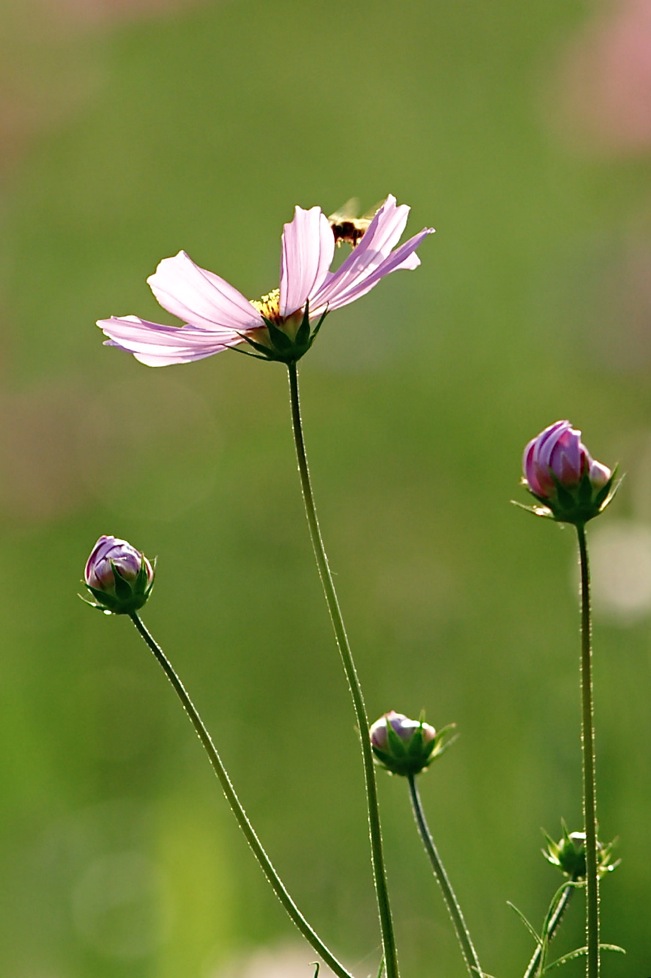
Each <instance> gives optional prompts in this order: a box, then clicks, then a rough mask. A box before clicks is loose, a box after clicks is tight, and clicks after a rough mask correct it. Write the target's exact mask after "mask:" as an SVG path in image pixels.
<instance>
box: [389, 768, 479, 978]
mask: <svg viewBox="0 0 651 978" xmlns="http://www.w3.org/2000/svg"><path fill="white" fill-rule="evenodd" d="M407 781H408V783H409V795H410V797H411V805H412V808H413V810H414V818H415V819H416V825H417V826H418V832H419V834H420V837H421V840H422V843H423V846H424V847H425V852H426V853H427V855H428V857H429V861H430V863H431V864H432V869H433V870H434V876H435V877H436V881H437V883H438V884H439V886H440V887H441V892H442V894H443V899H444V901H445V905H446V907H447V909H448V913H449V914H450V917H451V918H452V923H453V925H454V929H455V932H456V935H457V940H458V942H459V947H460V948H461V953H462V955H463V960H464V961H465V963H466V968H467V969H468V973H469V975H470V978H481V976H483V974H484V972H483V971H482V968H481V965H480V963H479V958H478V957H477V952H476V951H475V947H474V945H473V943H472V939H471V937H470V933H469V931H468V927H467V925H466V922H465V920H464V917H463V914H462V913H461V907H460V906H459V901H458V900H457V897H456V894H455V892H454V890H453V889H452V884H451V883H450V880H449V878H448V874H447V873H446V871H445V867H444V865H443V863H442V862H441V857H440V856H439V854H438V850H437V848H436V846H435V845H434V839H433V838H432V833H431V832H430V830H429V826H428V824H427V819H426V818H425V812H424V810H423V806H422V803H421V800H420V793H419V791H418V787H417V785H416V777H415V775H413V774H409V775H407Z"/></svg>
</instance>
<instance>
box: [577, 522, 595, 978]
mask: <svg viewBox="0 0 651 978" xmlns="http://www.w3.org/2000/svg"><path fill="white" fill-rule="evenodd" d="M576 532H577V537H578V543H579V563H580V567H581V748H582V753H583V817H584V820H585V857H586V934H587V940H586V944H587V949H588V953H587V958H586V976H587V978H599V968H600V961H599V872H598V854H597V790H596V773H595V732H594V705H593V692H592V642H591V615H590V565H589V562H588V546H587V542H586V535H585V524H583V523H577V524H576Z"/></svg>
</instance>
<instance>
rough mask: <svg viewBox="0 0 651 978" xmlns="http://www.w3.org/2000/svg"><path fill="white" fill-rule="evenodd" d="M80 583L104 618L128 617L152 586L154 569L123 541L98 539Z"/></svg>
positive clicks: (139, 604) (91, 602)
mask: <svg viewBox="0 0 651 978" xmlns="http://www.w3.org/2000/svg"><path fill="white" fill-rule="evenodd" d="M84 583H85V585H86V587H87V588H88V590H89V591H90V593H91V594H92V595H93V597H94V598H95V601H89V602H88V604H90V605H92V607H94V608H99V609H100V611H104V612H106V613H107V614H114V615H128V614H131V613H132V612H134V611H137V610H138V609H139V608H142V606H143V605H144V604H145V602H146V601H147V599H148V598H149V595H150V593H151V589H152V587H153V586H154V565H152V564H151V563H150V561H149V560H147V558H146V557H145V555H144V554H143V553H141V552H140V551H139V550H136V548H135V547H132V546H131V544H130V543H127V541H126V540H119V539H118V538H117V537H111V536H101V537H100V538H99V540H98V541H97V543H96V544H95V546H94V547H93V550H92V552H91V555H90V557H89V558H88V560H87V562H86V569H85V571H84Z"/></svg>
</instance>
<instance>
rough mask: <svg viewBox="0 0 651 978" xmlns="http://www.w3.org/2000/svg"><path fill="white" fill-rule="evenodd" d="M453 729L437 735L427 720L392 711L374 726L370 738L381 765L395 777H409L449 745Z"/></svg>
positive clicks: (376, 757) (444, 730) (449, 728)
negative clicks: (412, 718)
mask: <svg viewBox="0 0 651 978" xmlns="http://www.w3.org/2000/svg"><path fill="white" fill-rule="evenodd" d="M451 729H452V728H451V727H444V728H443V730H441V731H439V733H438V734H437V732H436V730H435V729H434V727H432V726H430V724H429V723H425V722H424V721H423V720H410V719H409V717H406V716H405V715H404V713H396V712H395V710H391V712H390V713H385V714H384V716H381V717H380V719H379V720H376V721H375V723H374V724H372V725H371V728H370V730H369V735H370V738H371V746H372V748H373V753H374V755H375V759H376V761H377V763H378V764H381V765H382V767H385V768H386V769H387V771H390V772H391V773H392V774H402V775H404V776H409V775H413V774H418V772H419V771H422V770H423V768H426V767H427V766H428V765H429V764H431V762H432V761H433V760H434V758H435V757H437V756H438V755H439V754H440V753H442V751H443V750H444V749H445V747H446V746H447V742H448V741H449V738H450V733H451Z"/></svg>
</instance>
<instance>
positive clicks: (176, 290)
mask: <svg viewBox="0 0 651 978" xmlns="http://www.w3.org/2000/svg"><path fill="white" fill-rule="evenodd" d="M147 282H148V283H149V286H150V288H151V290H152V292H153V293H154V295H155V296H156V299H157V300H158V302H159V303H160V305H161V306H162V307H163V309H166V310H167V312H171V313H172V315H173V316H178V318H179V319H182V320H183V321H184V322H186V323H189V324H190V325H191V326H198V327H199V328H200V329H206V330H214V329H215V328H216V327H222V328H224V327H225V328H227V329H236V330H239V331H240V332H244V331H245V330H248V329H255V328H256V327H258V326H262V325H263V323H262V322H261V318H260V314H259V312H258V311H257V310H256V309H255V308H254V307H253V306H252V305H251V303H250V302H249V300H248V299H247V298H245V296H243V295H242V293H241V292H238V290H237V289H235V288H233V286H232V285H229V284H228V282H226V281H225V279H223V278H220V277H219V275H215V273H214V272H209V271H207V269H205V268H200V267H199V265H195V263H194V262H193V261H192V259H191V258H190V256H189V255H187V254H186V253H185V251H179V253H178V255H175V256H174V257H173V258H164V259H163V260H162V261H161V262H160V263H159V265H158V268H157V269H156V271H155V272H154V274H153V275H150V276H149V278H148V279H147Z"/></svg>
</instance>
